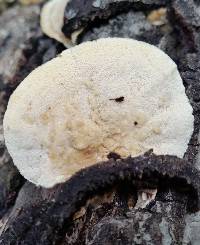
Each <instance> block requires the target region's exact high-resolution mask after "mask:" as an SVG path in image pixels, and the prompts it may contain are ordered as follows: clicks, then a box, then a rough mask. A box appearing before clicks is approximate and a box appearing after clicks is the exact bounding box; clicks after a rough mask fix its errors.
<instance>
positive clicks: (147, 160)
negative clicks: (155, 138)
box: [0, 0, 200, 244]
mask: <svg viewBox="0 0 200 245" xmlns="http://www.w3.org/2000/svg"><path fill="white" fill-rule="evenodd" d="M81 2H82V1H81ZM94 2H98V1H88V2H87V3H88V8H87V11H86V12H84V11H83V10H84V9H83V8H82V5H81V4H80V1H78V0H74V1H73V2H72V1H71V4H70V5H69V6H68V7H67V9H66V11H65V14H67V11H69V10H70V8H71V9H72V10H73V9H74V8H75V7H77V6H78V7H79V8H80V11H79V14H78V16H77V15H76V16H75V17H73V18H72V19H70V23H68V22H66V19H65V23H64V27H63V31H64V32H65V33H66V34H68V33H71V32H73V31H74V30H76V29H77V28H80V27H82V26H83V27H85V28H86V29H85V31H84V33H83V34H82V35H81V37H80V39H79V42H84V41H87V40H95V39H98V38H100V37H107V36H111V37H112V36H113V37H114V36H119V37H130V38H134V39H137V40H142V41H147V42H150V43H152V44H154V45H156V46H158V47H160V48H161V49H162V50H164V51H165V52H166V53H167V54H168V55H169V56H170V57H171V58H172V59H174V61H175V62H176V63H177V65H178V67H179V70H180V73H181V76H182V78H183V81H184V86H185V88H186V94H187V96H188V97H189V99H190V102H191V104H192V106H193V109H194V117H195V125H194V126H195V127H194V133H193V136H192V138H191V141H190V144H189V147H188V150H187V152H186V154H185V156H184V160H181V159H178V158H176V157H172V156H155V155H153V154H151V153H148V154H146V155H145V156H140V157H138V158H135V159H127V160H125V161H121V160H116V161H114V160H112V159H111V160H109V161H108V162H107V163H104V164H101V165H96V166H94V167H91V168H89V169H86V170H83V171H81V172H80V173H78V174H77V175H75V176H74V177H73V178H72V179H71V180H70V181H68V182H66V183H64V184H61V185H58V186H56V187H55V188H53V189H49V190H48V189H43V188H39V187H35V186H34V185H32V184H30V183H28V182H26V183H25V184H24V185H23V183H24V180H23V178H22V177H21V176H20V174H19V173H18V172H17V170H16V169H15V168H14V167H13V165H12V161H11V159H10V157H9V155H8V153H7V152H6V149H5V146H4V144H3V141H2V144H1V152H2V153H3V156H4V157H3V158H2V159H1V176H2V178H1V183H0V196H1V199H0V200H1V201H0V203H2V205H0V215H1V216H3V218H2V220H1V222H2V223H3V225H2V228H1V236H0V244H198V242H199V240H200V235H199V234H200V231H199V228H198V227H199V226H200V225H199V224H200V218H199V217H200V216H199V212H198V210H199V209H198V205H199V187H200V184H199V181H200V178H199V173H198V172H197V169H199V166H200V163H199V162H200V160H199V159H200V157H199V153H198V150H199V143H198V134H199V126H200V108H199V106H200V103H199V101H200V98H199V94H200V93H199V91H200V81H199V79H200V63H199V52H200V48H199V45H200V42H199V37H200V35H199V30H200V29H199V25H200V20H199V18H200V13H199V12H200V11H199V9H200V4H199V3H198V2H197V1H193V0H188V1H182V0H172V1H167V0H166V1H156V2H155V1H151V0H149V1H148V0H146V1H145V0H143V1H142V0H141V1H118V2H123V3H124V4H125V6H126V7H124V9H121V8H120V7H119V6H121V3H119V5H118V3H115V4H111V3H113V2H114V1H111V0H110V1H99V2H100V3H101V4H103V3H104V7H103V8H104V10H105V8H106V10H105V11H104V13H103V12H102V11H103V10H102V9H101V8H100V9H99V8H98V7H96V8H95V11H93V9H92V8H93V7H92V8H91V6H92V4H93V5H94ZM136 2H137V3H136ZM126 3H128V4H127V5H126ZM77 4H80V5H77ZM113 6H114V7H113ZM116 6H117V7H116ZM160 6H165V7H167V9H168V21H167V22H166V23H164V24H162V25H160V26H156V25H154V24H152V23H151V22H149V20H148V19H147V18H146V16H148V14H149V13H150V12H151V10H153V9H157V8H158V7H160ZM91 10H92V11H91ZM31 13H32V14H31ZM102 13H103V14H102ZM38 15H39V8H38V7H37V6H35V7H28V8H20V7H14V8H13V9H10V10H8V11H6V12H5V13H4V14H3V15H2V16H1V17H0V20H1V21H0V23H2V24H0V32H1V31H3V30H4V33H6V32H5V30H6V31H7V32H8V34H4V36H3V39H2V40H0V46H1V47H3V49H1V51H0V94H1V96H0V98H1V101H2V104H1V125H2V117H3V113H4V111H5V108H6V104H7V100H8V98H9V96H10V94H11V92H12V91H13V90H14V89H15V88H16V86H18V84H19V83H20V81H21V80H23V78H24V77H25V76H26V75H27V74H28V73H29V72H30V71H31V70H33V69H34V68H35V67H37V66H39V65H40V64H42V63H44V62H46V61H47V60H49V59H50V58H52V57H54V56H56V54H57V53H59V52H60V51H61V50H62V49H63V47H62V46H61V45H59V44H58V43H57V42H55V41H52V40H51V39H49V38H48V37H46V36H44V35H43V34H42V33H41V30H40V28H39V25H38ZM85 16H86V17H87V18H86V20H87V21H86V20H85ZM97 17H98V18H97ZM96 18H97V19H98V21H97V19H96ZM11 19H15V24H13V21H12V22H11V21H10V20H11ZM20 19H22V20H21V21H20ZM5 23H6V24H5ZM25 26H26V27H25ZM19 30H20V31H19ZM21 30H23V32H21ZM19 43H20V44H21V45H18V44H19ZM13 54H15V55H13ZM13 57H14V60H13ZM11 60H13V62H12V63H11V62H9V61H11ZM4 64H5V65H4ZM2 67H3V69H1V68H2ZM5 154H6V155H5ZM195 167H196V168H195ZM8 173H10V175H9V174H8ZM6 176H10V177H6ZM22 185H23V186H22ZM145 188H150V189H151V188H158V193H157V195H156V199H155V201H153V202H151V203H150V204H149V205H147V207H146V208H144V209H136V208H135V204H136V201H137V198H138V195H137V193H138V191H139V190H142V189H145ZM16 197H17V199H16ZM15 199H16V202H15ZM14 202H15V205H14V206H13V204H14ZM191 204H193V205H191ZM195 242H196V243H195Z"/></svg>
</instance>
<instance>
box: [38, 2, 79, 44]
mask: <svg viewBox="0 0 200 245" xmlns="http://www.w3.org/2000/svg"><path fill="white" fill-rule="evenodd" d="M68 2H69V0H50V1H48V2H47V3H46V4H45V5H44V6H43V8H42V11H41V15H40V26H41V28H42V31H43V32H44V33H45V34H46V35H47V36H49V37H51V38H53V39H55V40H57V41H58V42H61V43H62V44H63V45H65V46H66V47H67V48H70V47H71V46H73V45H74V44H75V43H76V39H77V37H78V35H79V34H80V33H81V32H82V29H80V30H77V31H74V32H73V33H72V35H71V38H67V37H65V35H64V33H63V32H62V27H63V24H64V12H65V6H66V5H67V3H68Z"/></svg>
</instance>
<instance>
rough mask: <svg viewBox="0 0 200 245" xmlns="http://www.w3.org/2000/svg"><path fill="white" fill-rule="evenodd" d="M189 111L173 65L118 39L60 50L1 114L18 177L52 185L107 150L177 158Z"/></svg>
mask: <svg viewBox="0 0 200 245" xmlns="http://www.w3.org/2000/svg"><path fill="white" fill-rule="evenodd" d="M192 132H193V116H192V107H191V105H190V104H189V101H188V98H187V96H186V95H185V89H184V86H183V83H182V80H181V77H180V75H179V72H178V70H177V66H176V64H175V63H174V62H173V61H172V60H171V59H170V58H169V57H168V56H167V55H166V54H165V53H163V52H162V51H161V50H159V49H158V48H156V47H154V46H152V45H149V44H147V43H144V42H139V41H135V40H131V39H122V38H107V39H99V40H97V41H93V42H87V43H83V44H81V45H78V46H76V47H74V48H71V49H68V50H66V51H64V52H63V53H62V54H61V55H59V57H57V58H55V59H53V60H51V61H49V62H47V63H46V64H44V65H42V66H40V67H39V68H37V69H36V70H34V71H33V72H32V73H31V74H30V75H29V76H28V77H27V78H26V79H25V80H24V81H23V82H22V83H21V84H20V85H19V86H18V88H17V89H16V90H15V91H14V93H13V95H12V96H11V98H10V101H9V104H8V108H7V111H6V114H5V117H4V134H5V141H6V145H7V148H8V150H9V152H10V154H11V156H12V158H13V160H14V163H15V165H16V166H17V167H18V168H19V170H20V172H21V174H22V175H23V176H24V177H25V178H26V179H28V180H29V181H31V182H33V183H35V184H36V185H41V186H44V187H52V186H54V185H55V184H57V183H60V182H64V181H65V180H67V179H68V178H70V177H71V176H72V175H73V174H74V173H75V172H76V171H78V170H80V169H82V168H85V167H87V166H90V165H93V164H95V163H97V162H99V161H102V160H106V159H107V155H108V154H109V153H110V152H115V153H117V154H119V155H120V156H121V157H127V156H129V155H131V156H137V155H139V154H142V153H144V152H145V151H147V150H149V149H151V148H153V150H154V153H156V154H170V155H177V156H179V157H183V155H184V152H185V151H186V149H187V144H188V142H189V139H190V137H191V134H192Z"/></svg>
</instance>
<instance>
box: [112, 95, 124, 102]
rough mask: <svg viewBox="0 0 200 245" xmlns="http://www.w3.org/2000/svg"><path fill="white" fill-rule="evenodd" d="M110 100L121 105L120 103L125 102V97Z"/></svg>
mask: <svg viewBox="0 0 200 245" xmlns="http://www.w3.org/2000/svg"><path fill="white" fill-rule="evenodd" d="M110 100H114V101H116V102H118V103H120V102H123V101H124V96H121V97H118V98H115V99H110Z"/></svg>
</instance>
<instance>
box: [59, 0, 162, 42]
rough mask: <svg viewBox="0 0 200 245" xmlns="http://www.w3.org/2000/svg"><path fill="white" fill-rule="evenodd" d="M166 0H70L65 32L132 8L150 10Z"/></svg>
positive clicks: (88, 25) (84, 26)
mask: <svg viewBox="0 0 200 245" xmlns="http://www.w3.org/2000/svg"><path fill="white" fill-rule="evenodd" d="M165 2H166V1H165V0H141V1H138V0H118V1H115V0H87V1H82V0H70V1H69V2H68V4H67V6H66V9H65V16H64V26H63V32H64V33H65V35H66V36H69V37H70V36H71V35H70V34H71V33H72V32H73V31H74V30H79V29H81V28H86V27H90V26H91V25H95V24H98V23H99V24H101V22H103V21H104V20H107V19H108V18H110V17H112V16H116V15H117V14H119V13H123V12H127V11H129V10H130V9H137V10H138V9H142V10H148V9H153V8H156V7H159V6H162V5H164V3H165Z"/></svg>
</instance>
